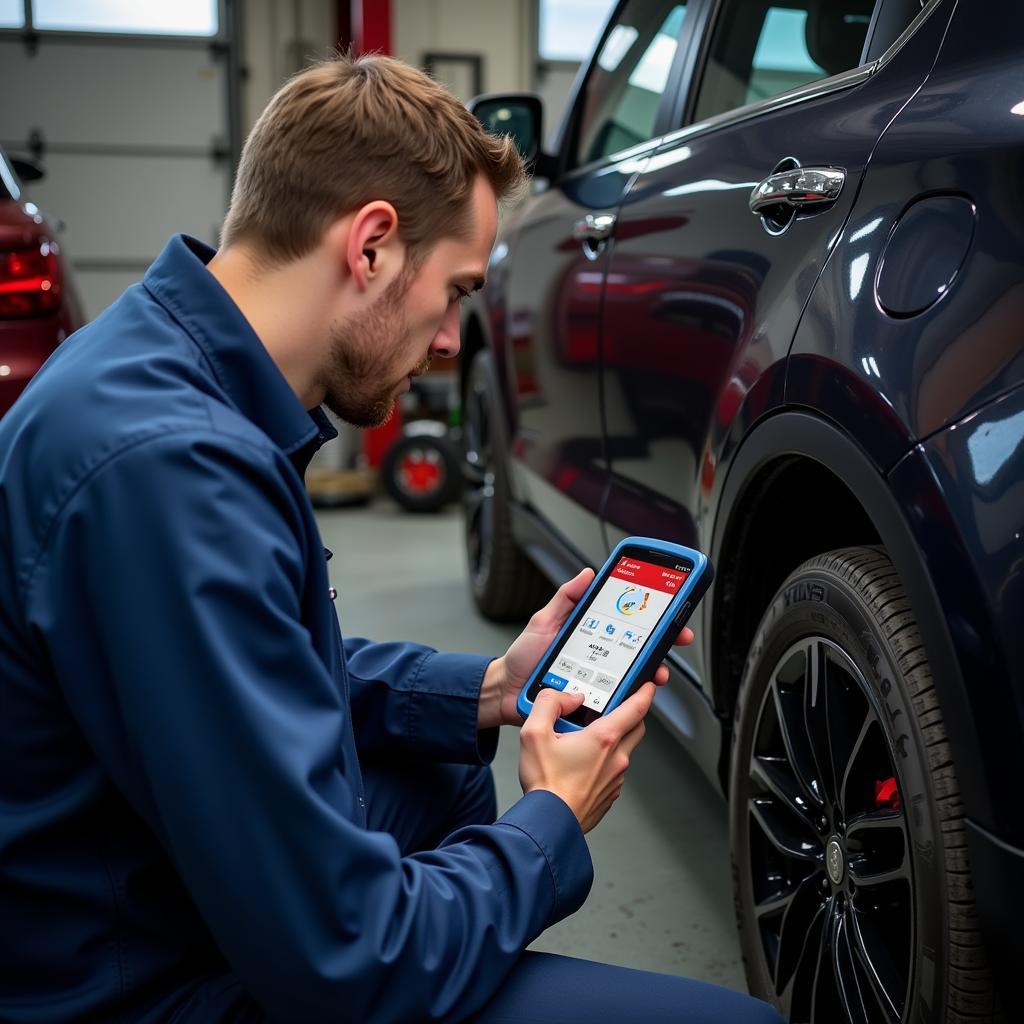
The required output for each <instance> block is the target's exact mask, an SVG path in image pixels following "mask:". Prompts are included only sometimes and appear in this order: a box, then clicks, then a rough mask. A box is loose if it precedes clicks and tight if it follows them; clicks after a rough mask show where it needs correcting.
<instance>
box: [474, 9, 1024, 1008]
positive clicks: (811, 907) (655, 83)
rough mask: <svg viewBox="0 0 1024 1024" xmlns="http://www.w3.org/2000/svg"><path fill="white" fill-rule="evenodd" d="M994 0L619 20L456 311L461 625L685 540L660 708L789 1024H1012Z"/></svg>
mask: <svg viewBox="0 0 1024 1024" xmlns="http://www.w3.org/2000/svg"><path fill="white" fill-rule="evenodd" d="M1022 67H1024V6H1022V5H1021V3H1020V0H986V3H984V4H978V3H976V2H973V0H972V2H968V0H927V2H924V3H922V0H689V2H685V3H684V2H678V0H677V2H673V0H624V2H621V3H619V4H618V5H617V6H616V9H615V11H614V12H613V13H612V16H611V19H610V21H609V23H608V25H607V27H606V29H605V31H604V33H603V35H602V36H601V38H600V40H599V41H598V44H597V47H596V49H595V52H594V56H593V58H592V60H591V61H590V62H589V65H588V66H586V67H585V68H584V69H583V70H582V71H581V73H580V76H579V78H578V80H577V84H576V87H575V90H574V93H573V98H572V100H571V103H570V106H569V109H568V111H567V114H566V116H565V118H564V120H563V121H562V124H561V127H560V129H559V130H558V132H557V133H556V136H555V141H554V143H553V144H552V146H551V148H550V151H547V150H544V149H542V148H541V147H540V146H539V145H538V141H537V140H539V139H541V138H542V135H541V110H540V102H539V101H538V100H537V99H536V98H535V97H531V96H525V95H509V96H489V97H482V98H480V99H478V100H476V101H474V104H473V109H474V111H475V112H476V114H477V116H478V117H479V118H480V119H481V121H482V122H483V123H484V124H485V125H487V126H488V127H489V128H491V129H493V130H496V131H511V132H512V133H513V134H514V135H515V136H516V138H517V141H518V142H519V143H520V146H521V148H522V149H523V151H524V153H526V154H527V155H529V156H530V157H531V158H532V160H533V165H534V171H535V177H536V185H535V188H534V192H533V195H531V196H530V198H529V199H528V200H526V201H525V202H524V203H523V204H522V205H521V206H520V207H519V208H518V209H517V210H516V211H515V212H514V214H513V215H512V216H511V218H510V219H509V221H508V223H507V224H506V225H505V227H504V229H503V231H502V233H501V235H500V237H499V241H498V245H497V246H496V248H495V251H494V254H493V257H492V260H491V265H490V270H489V274H488V281H487V285H486V288H485V289H484V291H483V292H482V293H481V295H480V296H479V297H478V298H477V299H476V300H474V302H473V304H471V305H470V306H468V307H467V309H466V317H465V321H464V328H463V345H464V360H463V367H464V369H463V375H464V376H463V395H464V410H465V431H464V436H465V441H466V448H465V479H466V489H465V511H466V540H467V548H468V553H469V563H470V578H471V586H472V591H473V595H474V598H475V599H476V602H477V604H478V605H479V607H480V609H481V610H482V611H483V613H484V614H485V615H488V616H491V617H494V618H508V617H516V616H519V615H522V614H524V613H526V612H529V611H530V610H532V609H533V608H534V607H535V606H536V605H537V603H538V602H539V601H540V600H541V599H542V595H543V592H544V590H545V589H546V588H547V587H548V586H549V581H552V580H561V579H564V578H565V577H566V576H567V575H569V574H570V573H572V572H573V571H575V570H576V569H578V568H579V567H580V566H581V565H582V564H590V565H598V564H600V563H601V562H602V561H603V560H604V559H605V557H606V556H607V554H608V552H609V550H610V549H611V547H612V546H613V545H614V544H615V543H616V542H617V541H618V540H619V539H620V538H621V537H623V536H625V535H626V534H631V533H638V534H647V535H653V536H659V537H664V538H667V539H669V540H673V541H679V542H681V543H683V544H687V545H690V546H693V547H698V548H700V549H702V550H704V551H706V552H708V553H709V554H710V556H711V558H712V559H713V561H714V563H715V566H716V569H717V579H716V583H715V585H714V589H713V590H712V591H711V593H710V594H709V595H708V596H707V598H706V599H705V600H704V602H703V603H702V606H701V608H700V614H699V616H698V618H697V621H695V622H694V626H695V628H696V631H697V634H698V641H697V643H696V644H694V645H693V646H692V647H691V648H689V649H688V650H687V651H686V653H685V654H684V655H682V656H680V657H678V658H677V657H676V656H675V655H673V656H672V657H673V659H674V660H673V667H674V672H673V680H672V683H671V684H670V686H669V687H668V688H667V690H666V691H665V692H663V693H662V694H661V695H660V696H659V699H658V708H659V710H660V711H661V713H662V715H663V716H664V718H665V720H666V721H667V722H668V723H669V725H670V726H671V727H672V728H673V729H674V731H675V732H676V733H677V734H678V736H679V738H680V740H681V742H682V744H683V745H684V746H685V747H686V748H687V749H688V750H689V752H690V753H691V754H692V755H693V756H694V757H695V758H696V759H697V760H698V761H699V763H700V764H701V765H702V766H703V768H704V770H705V771H706V772H707V774H708V775H709V776H710V777H711V778H712V779H713V780H714V781H715V782H716V784H718V785H720V787H721V788H722V790H723V791H724V792H725V793H726V794H727V796H728V802H729V808H730V811H729V813H730V818H731V833H732V849H733V859H734V875H735V892H736V906H737V915H738V920H739V927H740V932H741V941H742V946H743V952H744V956H745V960H746V965H747V974H748V980H749V983H750V988H751V990H752V991H753V992H755V993H756V994H757V995H760V996H763V997H765V998H767V999H770V1000H774V1001H775V1002H776V1003H777V1004H778V1005H779V1006H780V1007H781V1008H782V1009H783V1011H784V1012H785V1014H786V1015H787V1016H788V1018H789V1019H790V1020H791V1021H801V1022H806V1021H815V1022H819V1024H833V1022H842V1021H854V1022H872V1024H873V1022H883V1024H891V1022H896V1021H906V1022H910V1021H914V1022H917V1021H921V1022H936V1024H943V1022H965V1021H992V1020H997V1019H1001V1018H1000V1009H999V1008H1000V1004H1001V1005H1002V1007H1003V1009H1004V1012H1006V1013H1007V1014H1008V1017H1009V1019H1012V1020H1022V1019H1024V1007H1022V998H1021V984H1020V981H1019V979H1018V978H1015V977H1014V971H1015V969H1019V965H1020V964H1021V963H1024V938H1022V935H1024V928H1022V927H1021V918H1022V916H1024V799H1022V794H1024V73H1022V71H1021V69H1022Z"/></svg>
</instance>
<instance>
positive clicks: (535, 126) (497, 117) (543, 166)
mask: <svg viewBox="0 0 1024 1024" xmlns="http://www.w3.org/2000/svg"><path fill="white" fill-rule="evenodd" d="M467 106H468V107H469V110H470V113H472V114H474V115H475V116H476V119H477V120H478V121H479V122H480V123H481V124H482V125H483V126H484V130H485V131H487V132H490V134H492V135H511V136H512V141H513V142H514V143H515V144H516V149H518V150H519V155H520V156H522V158H523V160H524V161H525V162H526V163H527V164H528V165H529V166H530V168H531V170H533V171H534V173H536V174H539V175H541V176H542V177H550V176H551V172H552V169H553V167H552V165H553V161H552V160H551V158H550V157H549V156H547V155H546V154H545V153H542V152H541V149H540V147H541V140H542V138H543V135H542V126H543V119H544V107H543V104H542V103H541V99H540V97H539V96H534V95H533V94H532V93H526V92H510V93H502V94H500V95H486V96H476V97H474V98H473V99H471V100H470V101H469V103H468V104H467Z"/></svg>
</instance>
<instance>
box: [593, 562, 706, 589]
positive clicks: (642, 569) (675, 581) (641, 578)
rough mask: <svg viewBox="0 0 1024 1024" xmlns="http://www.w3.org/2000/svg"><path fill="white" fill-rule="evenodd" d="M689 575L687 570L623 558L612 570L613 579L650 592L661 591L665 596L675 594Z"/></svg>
mask: <svg viewBox="0 0 1024 1024" xmlns="http://www.w3.org/2000/svg"><path fill="white" fill-rule="evenodd" d="M689 574H690V570H689V569H683V570H681V571H679V570H676V569H666V568H665V566H663V565H654V564H653V563H651V562H641V561H639V560H638V559H636V558H627V557H625V556H623V557H622V558H620V559H619V564H618V565H617V566H615V568H614V569H612V577H613V578H614V579H618V580H629V582H630V583H635V584H636V585H637V586H638V587H650V588H651V589H652V590H661V591H663V592H664V593H666V594H674V593H676V592H677V591H678V590H679V588H680V587H681V586H682V585H683V582H684V580H685V579H686V577H687V576H688V575H689Z"/></svg>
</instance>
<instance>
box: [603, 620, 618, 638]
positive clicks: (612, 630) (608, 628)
mask: <svg viewBox="0 0 1024 1024" xmlns="http://www.w3.org/2000/svg"><path fill="white" fill-rule="evenodd" d="M604 631H605V632H606V633H607V634H608V635H609V636H615V627H614V626H613V625H612V624H611V623H610V622H609V623H608V625H607V626H605V627H604Z"/></svg>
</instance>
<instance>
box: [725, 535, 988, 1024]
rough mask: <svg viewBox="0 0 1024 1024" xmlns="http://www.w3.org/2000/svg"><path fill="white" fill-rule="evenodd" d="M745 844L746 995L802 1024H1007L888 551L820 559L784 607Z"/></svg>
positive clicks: (786, 590)
mask: <svg viewBox="0 0 1024 1024" xmlns="http://www.w3.org/2000/svg"><path fill="white" fill-rule="evenodd" d="M730 827H731V839H732V850H733V883H734V893H735V899H736V913H737V919H738V923H739V929H740V944H741V947H742V951H743V957H744V963H745V965H746V971H747V981H748V984H749V986H750V990H751V992H752V993H753V994H754V995H757V996H760V997H761V998H763V999H766V1000H768V1001H770V1002H772V1003H774V1004H775V1005H776V1006H778V1007H779V1008H780V1009H781V1010H782V1012H783V1013H784V1015H785V1016H786V1017H787V1019H788V1020H790V1021H792V1022H794V1024H796V1022H812V1021H813V1022H815V1024H836V1022H843V1021H856V1022H871V1024H874V1022H875V1021H884V1022H895V1021H901V1022H902V1021H908V1022H909V1021H914V1022H917V1021H928V1022H934V1024H967V1022H972V1024H977V1022H981V1021H994V1020H997V1019H999V1018H998V1016H997V1008H996V1000H995V996H994V990H993V984H992V978H991V975H990V972H989V970H988V966H987V959H986V956H985V951H984V948H983V947H982V945H981V936H980V934H979V931H978V925H977V920H976V913H975V906H974V900H973V895H972V888H973V886H972V882H971V875H970V870H969V866H968V863H967V837H966V833H965V829H964V823H963V810H962V807H961V803H960V797H959V789H958V787H957V781H956V773H955V771H954V766H953V762H952V756H951V753H950V747H949V743H948V740H947V737H946V729H945V726H944V724H943V718H942V710H941V708H940V707H939V703H938V700H937V698H936V695H935V691H934V689H933V687H932V676H931V671H930V669H929V667H928V662H927V661H926V659H925V652H924V647H923V646H922V643H921V637H920V633H919V631H918V626H917V623H916V621H915V619H914V615H913V612H912V611H911V609H910V603H909V602H908V600H907V598H906V595H905V593H904V590H903V587H902V585H901V583H900V580H899V577H898V576H897V574H896V570H895V569H894V567H893V564H892V562H891V561H890V560H889V558H888V556H887V555H886V553H885V552H884V550H882V549H880V548H864V547H858V548H847V549H844V550H840V551H832V552H829V553H828V554H825V555H820V556H818V557H816V558H813V559H811V560H810V561H807V562H805V563H804V564H803V565H802V566H800V568H798V569H797V570H796V571H795V572H794V573H792V575H790V577H789V578H788V579H787V580H786V581H785V583H783V585H782V587H781V588H780V589H779V591H778V592H777V593H776V595H775V597H774V599H773V601H772V603H771V605H770V606H769V608H768V610H767V612H766V613H765V615H764V617H763V619H762V620H761V624H760V626H759V627H758V630H757V632H756V634H755V637H754V641H753V644H752V646H751V649H750V654H749V657H748V659H747V663H746V668H745V670H744V675H743V680H742V683H741V685H740V691H739V695H738V700H737V708H736V716H735V723H734V730H733V740H732V760H731V770H730ZM872 969H874V978H875V981H874V982H873V980H872Z"/></svg>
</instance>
